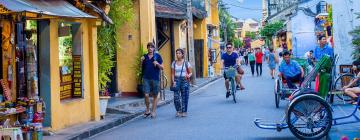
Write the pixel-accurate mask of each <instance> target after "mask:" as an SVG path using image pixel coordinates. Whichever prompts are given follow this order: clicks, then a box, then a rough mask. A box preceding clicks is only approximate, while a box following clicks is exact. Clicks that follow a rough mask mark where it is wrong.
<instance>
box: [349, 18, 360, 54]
mask: <svg viewBox="0 0 360 140" xmlns="http://www.w3.org/2000/svg"><path fill="white" fill-rule="evenodd" d="M357 15H358V18H360V13H358V14H357ZM350 34H351V35H352V37H353V39H352V44H353V45H354V51H353V53H352V56H353V59H354V60H360V26H357V27H356V28H355V29H354V30H353V31H351V32H350Z"/></svg>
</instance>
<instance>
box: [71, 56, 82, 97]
mask: <svg viewBox="0 0 360 140" xmlns="http://www.w3.org/2000/svg"><path fill="white" fill-rule="evenodd" d="M73 63H74V65H73V66H74V70H73V72H74V73H73V79H74V94H73V97H82V70H81V55H73Z"/></svg>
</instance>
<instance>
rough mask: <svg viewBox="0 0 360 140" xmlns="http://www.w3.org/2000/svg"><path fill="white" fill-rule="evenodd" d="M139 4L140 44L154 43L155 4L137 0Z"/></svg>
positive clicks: (151, 0) (146, 0)
mask: <svg viewBox="0 0 360 140" xmlns="http://www.w3.org/2000/svg"><path fill="white" fill-rule="evenodd" d="M139 2H140V35H141V37H140V38H141V43H142V44H143V45H144V46H145V45H146V44H147V43H148V42H152V41H153V40H155V41H156V30H155V27H156V25H155V2H154V0H139Z"/></svg>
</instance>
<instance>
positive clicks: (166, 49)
mask: <svg viewBox="0 0 360 140" xmlns="http://www.w3.org/2000/svg"><path fill="white" fill-rule="evenodd" d="M166 21H167V22H165V23H166V24H167V26H168V27H169V28H167V30H166V31H165V33H166V35H167V36H168V37H170V21H169V20H166ZM174 51H175V50H174ZM159 53H160V55H161V57H162V59H163V66H164V74H165V75H166V77H167V78H168V85H167V86H170V85H171V84H170V83H171V82H170V81H171V80H172V79H171V40H170V39H169V41H168V42H167V43H166V44H165V46H163V47H162V48H161V50H159ZM174 58H176V57H174Z"/></svg>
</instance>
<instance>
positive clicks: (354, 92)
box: [343, 60, 360, 104]
mask: <svg viewBox="0 0 360 140" xmlns="http://www.w3.org/2000/svg"><path fill="white" fill-rule="evenodd" d="M352 65H353V70H354V71H358V73H357V75H356V77H355V78H354V79H352V80H351V81H350V83H349V84H348V85H346V86H344V87H343V89H344V92H345V94H346V95H348V96H350V97H351V98H352V101H351V103H352V104H357V99H358V97H359V95H360V71H359V70H360V69H359V67H360V61H359V60H358V61H354V62H353V64H352ZM356 84H357V86H356ZM354 85H355V87H353V86H354Z"/></svg>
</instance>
